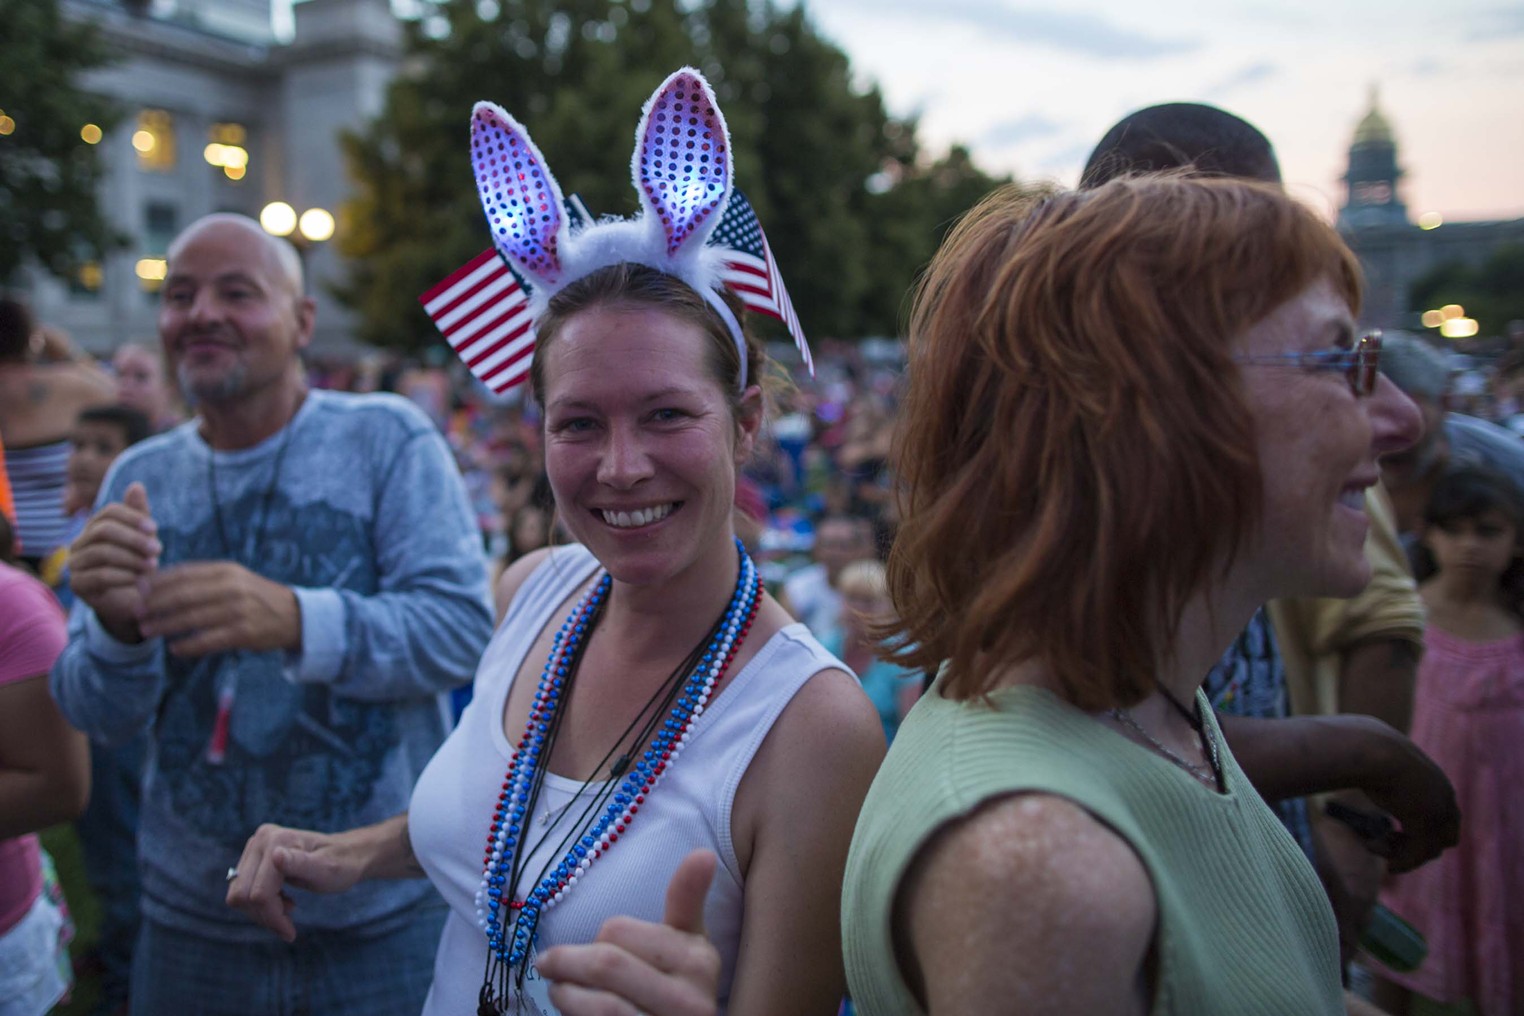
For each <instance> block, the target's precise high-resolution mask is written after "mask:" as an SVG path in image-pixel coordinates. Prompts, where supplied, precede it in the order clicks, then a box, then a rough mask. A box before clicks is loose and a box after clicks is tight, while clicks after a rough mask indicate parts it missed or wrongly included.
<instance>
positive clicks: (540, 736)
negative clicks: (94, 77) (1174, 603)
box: [228, 69, 884, 1016]
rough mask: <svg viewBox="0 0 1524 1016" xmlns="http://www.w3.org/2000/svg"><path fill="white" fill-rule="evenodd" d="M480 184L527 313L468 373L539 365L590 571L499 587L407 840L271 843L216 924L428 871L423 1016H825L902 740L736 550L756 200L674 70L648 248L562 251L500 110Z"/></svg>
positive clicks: (638, 226)
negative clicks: (744, 263)
mask: <svg viewBox="0 0 1524 1016" xmlns="http://www.w3.org/2000/svg"><path fill="white" fill-rule="evenodd" d="M472 154H473V162H474V164H475V167H476V174H477V183H478V187H479V189H480V191H481V195H482V201H483V207H484V209H485V210H486V213H487V218H488V222H489V225H490V226H491V229H492V233H493V240H494V243H495V245H496V246H497V249H498V252H499V253H500V254H501V255H502V256H503V257H504V258H505V259H506V261H507V262H508V264H509V265H511V266H512V268H513V270H514V272H515V273H516V274H515V281H522V282H523V283H524V284H526V285H527V286H528V287H529V289H530V292H529V294H528V296H527V299H523V298H520V300H519V303H517V304H512V303H510V302H509V301H507V300H506V298H505V300H504V302H505V304H508V306H506V308H505V309H504V311H503V312H502V314H501V315H499V317H500V320H498V321H495V322H494V323H493V324H492V325H490V326H485V327H484V328H483V332H482V337H481V339H480V341H477V342H475V343H474V344H470V343H461V344H457V345H458V348H459V349H460V351H461V354H462V356H463V357H464V358H465V359H466V360H467V362H468V363H471V364H472V366H473V369H478V373H480V372H481V368H482V365H483V363H487V367H488V368H491V367H492V366H493V365H497V364H502V363H504V362H505V361H507V360H509V359H510V358H511V357H513V356H514V355H515V347H514V346H513V345H512V343H513V341H514V338H515V337H516V336H519V335H521V334H533V335H534V347H535V348H534V354H533V361H532V366H530V367H529V368H528V370H527V373H528V374H529V376H530V381H531V384H532V385H533V387H534V391H535V395H536V396H537V397H538V399H539V400H540V402H541V403H542V405H543V406H544V407H545V422H544V427H545V449H546V455H545V457H546V471H547V473H548V476H549V479H550V484H551V488H552V491H553V492H554V494H555V502H556V510H557V513H558V516H559V518H560V520H561V522H562V524H563V525H564V526H565V527H566V528H567V530H568V531H569V532H570V533H571V534H572V536H573V537H574V539H575V540H576V541H577V542H576V544H575V545H572V546H567V547H558V548H553V549H550V550H545V551H539V552H536V553H534V554H532V555H530V556H528V557H526V558H524V559H522V560H520V561H517V562H515V563H514V564H513V566H512V567H510V568H509V569H508V571H507V572H506V573H505V574H504V576H503V579H502V582H501V586H500V589H499V596H500V598H499V602H506V603H508V608H507V613H506V615H505V617H504V619H503V622H502V624H501V625H500V626H499V628H498V631H497V634H496V635H495V637H494V638H493V641H492V642H491V644H490V645H489V646H488V647H487V650H486V653H485V655H484V656H483V658H482V662H481V665H480V668H479V670H478V672H477V676H476V695H475V698H474V700H473V701H472V703H471V705H470V707H469V708H468V709H467V710H466V712H465V714H464V716H463V717H462V718H461V724H460V727H459V728H458V729H457V730H456V731H455V733H454V734H453V735H452V736H451V737H450V739H449V740H448V741H447V742H446V744H445V745H444V746H443V747H442V748H441V749H440V751H439V753H438V754H437V755H436V756H435V757H434V759H433V761H432V762H431V763H430V764H429V766H428V768H427V769H426V770H425V771H424V773H423V775H422V777H421V778H420V780H419V782H418V786H417V789H416V790H415V792H414V795H413V802H412V810H411V812H410V814H409V815H407V816H398V817H397V818H396V819H394V820H392V821H391V822H388V823H384V824H382V825H380V826H374V827H370V828H367V829H359V830H353V831H350V832H346V833H339V834H334V835H325V834H320V833H314V832H305V831H300V830H291V829H281V828H277V827H265V828H263V829H261V830H260V831H259V833H258V834H256V835H255V836H254V837H253V839H251V840H250V841H249V844H248V847H247V848H246V850H245V853H244V857H243V860H242V861H241V862H240V864H239V866H238V874H236V875H235V877H234V878H233V884H232V887H231V888H230V891H229V894H228V896H229V902H230V903H231V904H233V905H234V906H237V907H239V908H241V909H243V910H245V911H246V912H247V913H248V914H249V915H250V916H251V917H253V918H254V919H255V920H257V921H259V922H261V923H263V924H265V925H267V926H268V927H270V928H272V929H273V930H275V931H277V932H279V933H280V934H282V935H284V936H286V937H287V938H289V937H291V936H292V935H294V934H295V931H296V929H295V926H294V925H293V924H292V919H293V918H295V919H296V920H297V921H299V920H300V915H301V912H300V909H297V910H296V911H295V912H294V913H290V907H289V901H288V900H286V899H285V898H284V894H283V893H282V889H283V887H284V886H287V885H289V886H295V887H299V888H304V889H316V890H319V891H340V890H342V889H345V888H347V887H348V886H350V885H353V884H354V883H355V882H356V881H358V880H359V879H362V878H374V877H402V876H405V875H408V874H421V873H426V874H427V875H428V876H429V877H430V878H431V879H432V880H433V881H434V883H435V885H436V886H437V887H438V888H439V890H440V892H441V893H442V894H443V895H444V897H445V899H446V901H447V902H448V903H449V904H450V908H451V915H450V918H449V920H448V923H447V924H446V928H445V932H444V936H443V939H442V941H441V942H440V946H439V950H438V954H437V959H436V962H435V979H434V986H433V989H432V991H431V993H430V996H429V1000H428V1002H427V1003H426V1005H425V1012H426V1013H429V1014H436V1013H437V1014H440V1016H443V1014H452V1016H455V1014H464V1013H470V1012H480V1013H509V1012H511V1013H518V1012H530V1013H535V1014H539V1013H550V1012H561V1013H565V1014H568V1016H570V1014H574V1013H584V1012H599V1013H603V1012H609V1013H634V1012H637V1011H639V1012H645V1013H653V1014H661V1013H684V1014H686V1013H710V1012H716V1011H719V1012H726V1011H728V1012H730V1013H732V1014H736V1016H779V1014H791V1013H798V1014H812V1013H813V1014H821V1016H826V1014H830V1013H834V1012H835V1011H836V1006H837V1004H838V1001H839V999H840V997H841V994H842V989H843V985H844V977H843V972H842V962H841V949H840V941H839V930H838V921H837V914H838V908H839V901H840V890H841V879H842V872H843V868H844V865H845V862H846V851H847V844H848V840H849V838H850V835H851V829H852V823H853V820H854V818H855V816H856V814H857V810H858V807H859V805H860V804H861V801H862V798H863V795H864V794H865V793H866V791H867V786H868V783H869V782H870V781H871V779H872V776H873V773H874V771H875V769H876V768H877V764H878V762H879V760H880V758H881V757H882V754H883V750H884V743H883V735H882V733H881V732H880V730H879V724H878V720H877V717H876V715H875V713H874V710H873V707H872V705H871V704H870V703H869V702H868V700H867V698H866V697H865V696H864V695H863V694H862V691H861V690H860V689H859V688H858V686H857V684H856V682H855V681H854V680H853V679H852V676H851V675H850V674H849V673H847V672H846V670H845V668H844V667H843V665H842V664H841V663H840V662H839V661H838V660H836V659H835V658H834V657H832V656H831V655H830V654H829V653H827V652H826V651H825V650H824V649H823V648H822V647H821V646H820V645H819V643H818V642H816V641H815V639H814V638H813V637H811V636H810V634H809V632H808V631H807V630H806V629H805V628H804V626H803V625H799V624H796V623H793V622H792V619H791V618H789V616H788V615H787V614H786V613H785V612H784V610H783V609H782V608H781V607H780V606H778V604H777V603H775V602H774V601H773V600H772V598H771V597H770V596H768V595H767V593H766V592H765V591H764V590H763V588H762V585H761V582H760V580H759V577H758V574H757V570H756V568H755V566H754V565H753V564H752V562H751V560H750V558H749V557H748V556H747V554H746V552H745V550H744V549H743V548H742V547H741V545H740V544H739V542H738V541H737V540H736V537H735V532H734V529H733V527H732V524H731V507H732V504H733V501H734V495H735V481H736V473H737V470H738V468H739V467H740V465H741V464H742V463H743V462H744V461H745V460H746V457H747V456H748V454H749V453H750V452H751V449H752V445H753V442H754V440H755V438H756V434H757V432H758V429H759V428H760V427H761V425H762V415H763V397H762V391H761V389H760V387H759V384H758V383H759V381H760V379H761V377H762V374H763V367H764V354H763V352H762V349H761V346H760V344H759V343H757V342H756V341H755V340H754V339H753V338H752V337H751V336H749V335H748V334H747V332H746V331H745V329H744V327H743V325H742V316H743V305H742V301H741V300H740V299H738V298H737V293H736V292H735V291H733V290H732V289H730V288H727V286H726V284H725V282H724V279H725V274H726V272H727V270H729V267H730V266H732V265H733V264H734V263H735V259H736V252H735V251H732V250H731V249H730V248H728V247H725V246H723V245H719V244H714V243H711V242H709V241H710V236H711V233H713V232H714V231H715V229H716V227H717V226H721V225H722V219H724V218H727V217H728V216H729V215H731V214H735V213H736V212H737V211H738V209H740V207H741V205H742V203H743V202H744V199H742V198H740V196H739V195H738V194H734V195H733V192H732V187H731V173H732V169H731V158H730V151H729V138H728V136H727V134H726V131H725V125H724V120H723V118H722V117H721V115H720V112H719V109H718V107H717V106H716V105H715V100H714V95H713V93H712V92H711V91H710V89H709V86H708V85H707V83H706V82H705V81H704V79H703V78H702V77H701V76H700V75H699V74H698V72H696V71H693V70H691V69H684V70H682V71H679V72H677V73H676V74H673V75H672V76H671V77H669V78H668V79H667V81H666V82H665V83H663V85H662V86H661V87H660V88H659V89H658V90H657V92H656V93H655V95H653V96H652V98H651V100H650V102H649V103H648V104H647V106H646V111H645V116H644V117H643V118H642V121H641V124H640V127H639V129H638V131H637V135H636V150H635V155H634V159H633V170H634V177H635V184H636V189H637V190H638V191H639V193H640V196H641V202H642V206H643V207H642V212H641V214H640V215H639V216H637V217H636V218H635V219H633V220H630V221H624V220H615V221H610V222H603V223H599V224H596V225H591V226H585V227H583V228H581V229H579V230H576V231H573V230H572V229H571V227H570V223H569V221H568V219H569V213H568V212H567V211H566V210H565V209H564V203H563V199H562V195H561V193H560V189H559V187H558V186H557V184H556V182H555V179H554V178H553V177H552V176H551V175H550V171H549V170H548V169H547V168H546V166H545V162H544V159H543V158H542V157H541V155H540V153H539V151H538V150H537V149H536V148H535V146H534V144H533V143H532V142H531V141H530V140H529V137H528V134H527V133H526V132H525V131H524V129H523V128H522V127H521V126H520V125H519V124H518V123H517V122H516V121H514V120H513V118H512V117H510V116H508V114H506V113H505V112H503V111H502V110H501V109H498V108H497V107H495V106H492V105H490V104H486V103H482V104H479V105H478V106H477V109H476V111H475V113H474V116H473V121H472ZM754 221H755V220H754V219H753V220H751V222H752V223H753V225H754ZM723 231H724V230H723V229H722V232H723ZM759 235H760V234H759ZM763 246H764V247H765V241H763ZM510 288H512V289H513V290H514V292H515V293H516V294H517V293H519V292H520V291H519V290H518V288H517V287H510ZM775 292H781V284H780V285H779V286H778V287H777V290H776V291H775ZM473 296H474V292H473V293H468V294H467V295H466V296H464V297H463V302H464V301H465V300H469V299H472V298H473ZM783 302H786V297H785V298H784V300H783ZM488 316H489V317H490V316H491V315H488ZM785 316H786V317H788V318H792V313H791V311H790V312H789V313H788V314H787V315H785ZM790 324H791V327H792V328H793V330H795V332H796V335H797V332H798V329H797V322H795V321H790ZM799 341H800V346H801V352H804V351H805V347H804V346H803V343H802V339H800V340H799ZM492 342H496V343H497V345H496V346H491V345H490V344H491V343H492ZM805 355H806V357H807V355H808V354H807V352H806V353H805ZM489 361H490V362H489ZM520 372H521V373H523V372H525V371H520ZM710 855H713V856H710ZM716 859H717V863H716ZM711 874H712V876H713V877H712V883H711V882H710V875H711ZM669 884H670V891H669Z"/></svg>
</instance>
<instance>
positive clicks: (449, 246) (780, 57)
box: [339, 0, 998, 349]
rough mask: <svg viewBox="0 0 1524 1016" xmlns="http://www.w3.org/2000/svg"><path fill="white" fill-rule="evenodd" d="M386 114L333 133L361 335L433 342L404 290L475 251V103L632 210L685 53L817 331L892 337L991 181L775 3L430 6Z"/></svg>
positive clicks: (608, 200)
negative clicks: (643, 139) (940, 145)
mask: <svg viewBox="0 0 1524 1016" xmlns="http://www.w3.org/2000/svg"><path fill="white" fill-rule="evenodd" d="M408 32H409V39H408V55H407V57H406V59H405V62H404V67H403V70H402V73H401V74H399V76H398V78H397V79H396V80H395V81H394V82H393V84H392V86H391V89H390V92H389V95H388V100H387V105H386V109H385V111H384V112H383V114H382V115H381V116H380V117H379V118H378V120H377V121H376V122H375V123H374V124H373V125H371V127H370V128H369V130H368V131H367V132H366V133H364V134H353V135H350V136H348V137H346V139H345V146H346V153H347V157H348V160H349V165H350V169H351V171H352V173H353V175H354V177H355V181H356V183H357V185H358V187H357V196H356V197H355V199H354V200H353V201H351V202H350V203H349V204H348V205H347V206H346V208H345V209H344V229H343V233H342V237H341V249H342V251H343V252H344V253H345V254H346V255H347V256H349V257H350V258H352V259H353V269H352V272H351V279H350V282H349V284H348V285H347V286H345V287H344V288H342V289H341V290H340V291H339V295H340V297H341V298H342V299H344V300H345V301H346V302H347V303H348V304H350V305H351V306H352V307H353V308H355V309H356V310H357V311H358V314H359V318H360V329H361V334H360V336H359V337H360V338H362V339H364V340H366V341H368V342H372V343H376V344H378V345H384V346H392V347H398V348H404V349H405V348H415V347H417V346H419V345H424V344H427V343H430V342H434V341H437V339H436V333H435V332H434V331H433V326H432V325H431V324H430V323H429V321H428V319H427V318H426V317H425V316H424V315H423V313H422V311H421V310H420V309H419V307H418V305H417V303H416V298H417V294H419V293H421V292H422V291H423V290H425V289H426V288H428V287H429V286H430V285H432V284H433V283H435V282H437V281H439V280H440V279H441V278H443V277H444V276H445V275H446V274H448V273H449V272H450V271H451V270H452V269H454V268H455V267H457V266H458V265H460V264H461V263H462V262H464V261H465V260H466V259H468V258H469V257H471V256H472V255H474V254H476V253H477V252H478V251H480V250H482V249H483V248H484V247H485V246H486V245H487V243H488V234H487V231H486V229H485V224H484V222H483V220H482V213H481V206H480V204H479V203H478V199H477V195H476V188H475V185H474V183H473V181H472V178H471V170H470V161H469V157H468V122H469V116H470V110H471V106H472V104H473V103H474V102H475V101H477V100H480V99H490V100H492V101H494V102H496V103H498V104H499V105H501V106H503V107H504V108H505V109H507V110H508V111H509V112H511V113H512V114H513V115H514V116H515V117H516V118H518V119H519V120H520V121H522V122H523V123H524V124H525V125H526V126H527V127H528V129H529V131H530V134H531V135H532V136H533V137H534V139H535V142H536V144H538V145H539V147H540V150H541V151H542V152H544V154H545V158H546V160H547V162H548V163H549V165H550V167H551V170H552V172H554V173H555V175H556V178H557V179H558V180H559V181H560V183H561V186H562V189H563V190H564V191H565V192H566V193H568V194H571V193H576V194H579V195H581V197H582V198H583V200H584V201H585V202H586V204H587V206H588V208H589V210H590V211H591V212H592V213H593V214H594V215H595V216H597V215H606V214H619V215H628V214H631V213H633V212H634V211H635V209H636V197H635V192H634V189H633V188H632V187H631V185H630V175H629V161H630V152H631V149H632V147H633V144H634V133H635V126H636V123H637V121H638V119H639V115H640V107H641V103H642V102H643V101H644V100H645V98H646V97H647V96H648V95H650V93H651V91H652V90H653V89H654V88H655V87H656V86H657V85H658V84H659V83H660V82H661V81H662V79H663V78H665V77H666V75H667V74H669V73H671V72H672V71H673V70H675V69H677V68H678V67H680V66H683V65H685V64H686V65H692V66H695V67H698V68H699V69H701V70H702V71H703V72H704V74H705V76H706V77H708V79H709V81H710V83H711V85H712V86H713V87H714V89H715V93H716V95H717V97H718V98H719V101H720V105H721V107H722V108H723V109H724V111H725V116H726V120H727V122H728V123H729V126H730V132H731V142H732V145H731V147H732V152H733V154H734V159H735V167H736V185H737V186H738V187H739V188H740V189H741V190H743V191H745V192H746V195H747V197H748V198H750V199H751V202H752V204H753V205H754V206H755V207H756V210H757V215H758V218H759V219H760V220H761V222H762V224H763V227H764V228H765V229H766V230H767V236H768V241H769V243H770V244H771V246H772V248H773V253H774V254H775V256H776V257H777V260H778V263H779V266H780V268H781V269H782V271H783V273H784V277H785V279H786V281H787V283H788V287H789V292H790V293H791V294H792V296H793V300H794V305H795V307H796V309H797V310H798V312H799V315H800V318H801V320H802V321H803V323H804V327H805V329H806V331H807V332H808V333H809V334H810V335H811V336H819V337H824V336H840V337H846V338H858V337H862V336H866V335H875V334H876V335H893V334H897V333H898V331H899V325H900V320H901V318H902V316H903V308H904V295H905V293H906V292H907V291H908V289H909V287H910V285H911V283H912V282H913V280H914V277H915V275H916V273H917V271H918V270H919V269H920V267H921V266H922V265H924V264H925V262H926V261H927V260H928V259H929V258H930V256H931V254H932V252H933V251H934V250H935V248H936V245H937V243H938V242H940V240H941V237H942V234H943V233H944V232H945V230H946V228H947V226H948V225H950V223H951V222H952V220H953V219H954V218H956V216H957V215H958V214H960V213H961V212H962V211H964V210H965V209H966V208H967V207H968V206H969V205H971V204H972V203H973V201H974V200H976V199H977V198H978V197H979V196H981V195H982V194H984V193H985V192H986V191H988V190H989V189H990V188H991V187H993V186H994V185H995V184H996V183H997V182H998V181H997V180H996V179H994V178H992V177H990V176H988V175H986V174H985V173H983V172H982V171H981V170H979V169H978V167H977V166H975V165H974V164H973V162H972V160H971V159H970V158H969V155H968V152H967V151H966V150H963V149H955V150H954V151H952V152H951V153H949V154H948V155H946V156H945V157H943V158H941V159H940V160H935V161H929V160H927V159H926V157H925V154H924V153H923V152H922V151H921V149H920V146H919V143H918V142H917V140H916V137H915V130H916V125H915V123H914V122H913V121H908V120H903V119H897V118H895V117H892V116H890V115H889V113H888V112H887V111H886V109H885V107H884V102H883V98H882V96H881V95H880V93H879V92H878V90H877V89H876V88H873V87H869V88H862V87H859V86H858V85H857V84H856V83H855V82H854V81H853V78H852V69H851V66H850V64H849V62H848V60H847V57H846V55H845V54H844V53H843V52H842V51H841V50H840V49H839V48H837V47H836V46H835V45H833V44H832V43H831V42H830V41H828V40H827V39H825V38H823V37H822V36H820V35H819V34H818V33H817V32H816V31H815V30H814V28H813V26H812V25H811V24H810V22H809V20H808V18H807V17H806V16H805V14H804V12H803V10H802V9H801V8H800V7H797V6H796V7H790V8H787V9H784V8H780V7H777V6H775V5H774V4H772V3H771V2H770V0H762V2H749V0H688V2H680V0H438V2H434V3H430V4H429V5H428V6H427V8H426V13H425V15H424V16H423V17H422V18H420V19H419V20H418V21H416V22H413V23H411V24H410V25H409V29H408Z"/></svg>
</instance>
